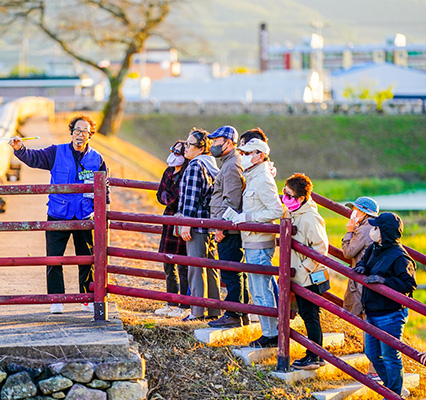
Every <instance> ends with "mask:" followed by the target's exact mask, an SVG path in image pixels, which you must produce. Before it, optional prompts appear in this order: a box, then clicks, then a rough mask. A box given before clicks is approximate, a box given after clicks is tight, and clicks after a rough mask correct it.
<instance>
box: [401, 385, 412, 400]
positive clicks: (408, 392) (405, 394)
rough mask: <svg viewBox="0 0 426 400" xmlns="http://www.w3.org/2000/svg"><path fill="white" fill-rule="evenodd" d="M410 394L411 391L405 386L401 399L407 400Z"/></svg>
mask: <svg viewBox="0 0 426 400" xmlns="http://www.w3.org/2000/svg"><path fill="white" fill-rule="evenodd" d="M410 394H411V393H410V391H409V390H408V389H407V388H406V387H405V386H403V387H402V390H401V397H402V398H403V399H406V398H407V397H408V396H410Z"/></svg>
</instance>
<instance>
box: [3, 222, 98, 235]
mask: <svg viewBox="0 0 426 400" xmlns="http://www.w3.org/2000/svg"><path fill="white" fill-rule="evenodd" d="M94 227H95V224H94V222H93V221H92V220H84V221H77V220H71V221H23V222H15V221H9V222H0V232H2V231H3V232H4V231H57V230H61V231H77V230H89V229H93V228H94Z"/></svg>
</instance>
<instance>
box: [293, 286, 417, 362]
mask: <svg viewBox="0 0 426 400" xmlns="http://www.w3.org/2000/svg"><path fill="white" fill-rule="evenodd" d="M291 290H292V291H293V292H294V293H296V294H298V295H299V296H301V297H303V298H305V299H309V301H311V302H312V303H314V304H316V305H318V306H320V307H323V308H325V309H326V310H328V311H330V312H331V313H333V314H335V315H337V316H338V317H340V318H342V319H344V320H345V321H348V322H350V323H351V324H352V325H355V326H356V327H358V328H360V329H362V330H363V331H364V332H367V333H369V334H370V335H372V336H374V337H375V338H377V339H379V340H381V341H382V342H384V343H386V344H388V345H389V346H391V347H393V348H394V349H397V350H399V351H400V352H401V353H404V354H405V355H407V356H408V357H411V358H412V359H413V360H416V361H418V362H420V356H419V352H418V351H417V350H415V349H413V348H412V347H410V346H407V345H406V344H405V343H403V342H401V341H399V340H398V339H396V338H395V337H394V336H392V335H390V334H389V333H387V332H385V331H382V330H381V329H379V328H377V327H375V326H374V325H371V324H369V323H368V322H367V321H364V320H363V319H362V318H359V317H357V316H356V315H354V314H352V313H350V312H349V311H347V310H345V309H344V308H341V307H339V306H337V305H335V304H333V303H331V302H330V301H328V300H326V299H325V298H323V297H321V296H319V295H317V294H316V293H313V292H311V291H310V290H308V289H305V288H304V287H302V286H300V285H298V284H297V283H294V282H292V283H291Z"/></svg>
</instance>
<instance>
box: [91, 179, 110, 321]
mask: <svg viewBox="0 0 426 400" xmlns="http://www.w3.org/2000/svg"><path fill="white" fill-rule="evenodd" d="M94 185H95V188H94V192H95V198H94V202H95V216H94V220H95V245H94V252H95V254H94V259H95V293H94V297H95V303H94V306H95V321H105V320H107V319H108V308H107V290H106V288H107V284H108V279H107V246H108V232H107V225H108V224H107V206H106V173H105V172H101V171H99V172H95V184H94Z"/></svg>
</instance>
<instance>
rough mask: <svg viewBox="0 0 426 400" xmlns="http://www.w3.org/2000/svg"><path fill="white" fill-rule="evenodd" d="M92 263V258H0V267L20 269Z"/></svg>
mask: <svg viewBox="0 0 426 400" xmlns="http://www.w3.org/2000/svg"><path fill="white" fill-rule="evenodd" d="M93 262H94V257H93V256H62V257H44V256H41V257H0V266H1V267H21V266H35V265H88V264H93Z"/></svg>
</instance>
